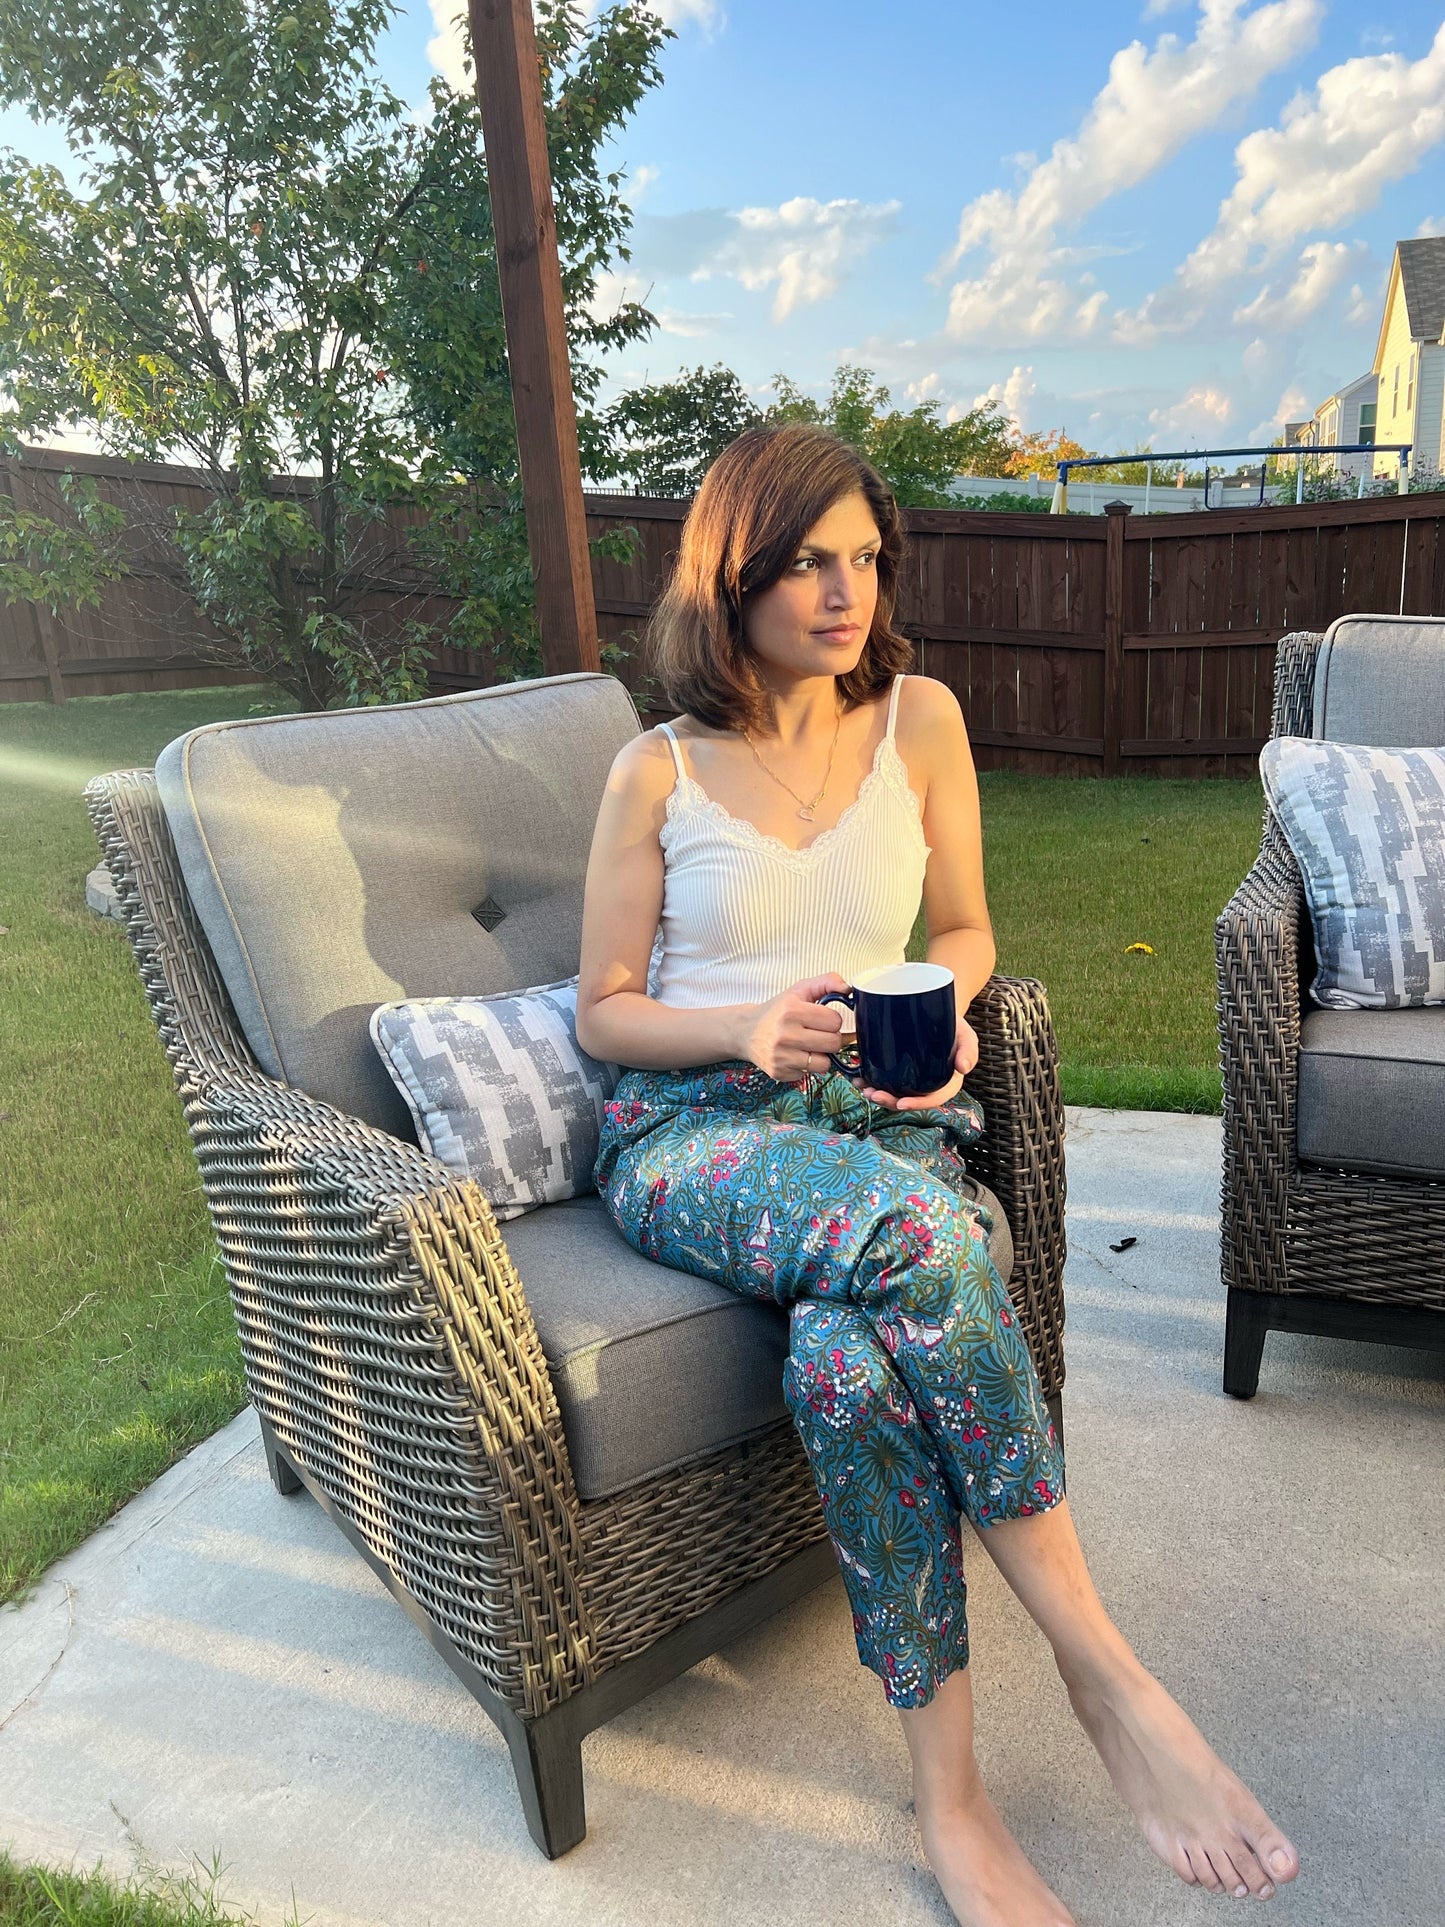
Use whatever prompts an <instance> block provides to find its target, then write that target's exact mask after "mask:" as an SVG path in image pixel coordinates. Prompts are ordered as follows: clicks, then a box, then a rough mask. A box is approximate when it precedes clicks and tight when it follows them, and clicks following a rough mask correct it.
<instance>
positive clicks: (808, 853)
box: [658, 676, 933, 868]
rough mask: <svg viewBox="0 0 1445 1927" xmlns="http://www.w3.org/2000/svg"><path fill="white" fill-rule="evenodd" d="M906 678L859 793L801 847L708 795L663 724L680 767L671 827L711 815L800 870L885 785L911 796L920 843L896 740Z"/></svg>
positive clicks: (917, 809) (918, 813) (919, 811)
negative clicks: (689, 817) (687, 815)
mask: <svg viewBox="0 0 1445 1927" xmlns="http://www.w3.org/2000/svg"><path fill="white" fill-rule="evenodd" d="M902 681H903V678H902V677H901V676H899V677H896V678H895V679H894V684H893V694H892V695H891V697H890V698H889V702H888V728H887V730H886V732H885V733H884V735H883V736H882V737H881V738H880V740H879V743H878V747H877V748H876V749H875V750H874V752H873V761H872V763H871V765H870V766H869V768H868V770H867V771H866V772H865V774H864V777H863V781H862V782H861V783H860V784H859V785H858V794H857V795H856V796H855V797H854V798H853V801H852V802H851V803H850V804H849V805H848V807H847V808H846V809H845V810H844V811H843V814H842V815H841V816H840V817H839V818H838V821H837V822H836V823H834V824H831V825H830V826H829V828H827V829H826V830H822V831H820V832H819V834H818V835H817V836H815V837H814V838H813V840H812V842H811V843H806V844H804V845H803V846H802V848H801V849H795V848H794V846H793V845H792V844H791V843H784V841H783V839H782V838H781V837H780V836H774V835H773V833H772V831H771V830H762V829H759V828H758V826H757V824H756V823H754V822H752V821H751V820H750V819H749V818H748V817H746V816H737V815H735V814H734V813H733V811H732V810H730V809H728V808H727V807H726V806H725V805H724V804H722V803H719V802H718V800H717V798H716V797H714V796H709V795H708V793H707V791H706V790H705V789H704V788H703V786H702V784H701V783H699V782H698V780H697V778H696V777H695V776H692V775H690V774H689V772H688V769H687V766H686V765H685V764H684V762H683V760H682V750H681V748H680V746H679V744H678V740H677V737H676V736H675V735H674V734H673V731H672V725H671V724H670V723H661V724H659V725H658V727H659V728H660V729H661V730H662V733H663V735H664V736H666V737H667V739H668V742H669V743H670V744H671V746H672V760H673V762H674V763H675V764H676V766H677V781H676V783H675V784H674V785H673V787H672V789H671V791H670V792H669V794H668V798H667V805H666V817H667V822H668V825H669V826H670V825H671V824H672V822H673V821H674V819H675V818H676V817H677V816H678V815H680V814H681V813H682V811H683V810H684V809H687V810H691V811H693V812H694V813H695V814H696V815H698V816H705V817H707V818H708V820H709V821H710V822H713V823H716V824H717V825H718V826H719V827H720V828H721V829H724V830H730V831H733V832H734V833H735V834H736V835H737V836H738V838H739V839H740V840H741V841H742V842H744V843H750V844H752V845H753V847H754V848H756V849H760V850H766V851H767V852H768V854H769V855H770V856H775V857H780V858H782V859H783V860H784V861H785V862H788V863H792V864H794V865H795V866H797V867H800V868H801V867H803V866H804V865H806V864H807V863H808V862H809V860H810V859H811V858H812V856H813V854H814V852H815V851H818V850H822V849H825V848H827V847H829V846H830V845H831V844H833V843H835V842H837V841H838V839H839V836H840V834H841V832H843V831H844V830H846V829H848V828H850V827H851V825H852V822H853V820H854V818H856V817H857V816H858V815H859V814H860V812H861V809H862V805H863V804H864V803H866V802H867V800H868V798H869V796H870V794H871V793H872V791H873V790H874V789H875V788H876V787H877V786H878V785H879V784H880V783H881V784H883V785H884V786H886V787H887V788H889V789H891V790H892V791H893V792H894V793H895V795H899V796H901V797H906V798H907V801H908V804H909V815H910V821H911V822H912V823H913V825H914V826H915V827H916V829H917V833H918V836H919V839H920V841H921V840H922V836H923V805H922V804H921V803H920V802H919V800H918V793H917V791H916V790H915V789H914V787H913V785H912V784H911V783H910V782H909V780H908V765H907V764H906V763H905V762H904V760H903V758H902V757H901V756H900V755H899V753H898V745H897V743H896V742H895V741H894V738H893V730H894V725H895V723H896V722H897V719H898V691H899V689H900V687H901V685H902ZM923 850H924V854H925V855H926V856H931V855H932V854H933V852H932V850H931V849H930V848H929V846H928V844H926V843H924V844H923Z"/></svg>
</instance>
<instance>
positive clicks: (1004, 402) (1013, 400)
mask: <svg viewBox="0 0 1445 1927" xmlns="http://www.w3.org/2000/svg"><path fill="white" fill-rule="evenodd" d="M1038 392H1039V384H1038V383H1037V382H1036V381H1035V380H1034V371H1033V367H1032V365H1030V366H1029V367H1027V368H1018V367H1016V368H1015V369H1014V371H1013V373H1012V374H1011V375H1010V376H1009V378H1008V380H1007V381H995V382H991V383H990V384H989V386H988V387H987V388H985V389H984V391H983V393H982V394H981V395H975V396H974V398H973V402H972V406H973V407H974V408H982V407H983V405H984V403H985V402H990V401H996V402H998V403H999V405H1000V406H1001V407H1002V409H1003V412H1004V413H1005V414H1006V415H1007V416H1008V417H1009V419H1010V420H1011V421H1015V422H1017V423H1018V425H1019V427H1020V428H1027V427H1028V423H1027V422H1026V421H1025V420H1024V416H1025V414H1026V412H1027V411H1028V408H1029V404H1030V403H1031V402H1032V401H1033V400H1034V398H1035V396H1036V395H1037V394H1038ZM959 412H960V413H963V412H964V411H962V410H960V411H959ZM950 419H951V420H957V419H958V417H957V416H956V415H953V416H951V417H950Z"/></svg>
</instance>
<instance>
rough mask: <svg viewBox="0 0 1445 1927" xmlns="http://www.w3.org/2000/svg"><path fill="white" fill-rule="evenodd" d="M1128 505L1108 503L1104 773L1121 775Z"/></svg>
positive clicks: (1105, 561)
mask: <svg viewBox="0 0 1445 1927" xmlns="http://www.w3.org/2000/svg"><path fill="white" fill-rule="evenodd" d="M1128 513H1129V504H1128V503H1127V502H1105V504H1104V515H1105V517H1106V520H1105V524H1104V529H1105V542H1104V774H1105V775H1106V776H1117V775H1118V774H1119V740H1120V738H1121V737H1122V735H1123V733H1124V517H1125V516H1126V515H1127V514H1128Z"/></svg>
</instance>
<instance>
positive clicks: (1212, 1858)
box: [1065, 1656, 1299, 1900]
mask: <svg viewBox="0 0 1445 1927" xmlns="http://www.w3.org/2000/svg"><path fill="white" fill-rule="evenodd" d="M1065 1683H1066V1684H1067V1685H1068V1688H1069V1699H1070V1701H1071V1702H1072V1704H1073V1708H1074V1711H1075V1713H1076V1714H1077V1715H1078V1718H1079V1723H1080V1725H1081V1726H1082V1727H1083V1729H1084V1731H1085V1732H1086V1733H1087V1734H1088V1736H1089V1738H1090V1739H1091V1740H1092V1741H1093V1742H1094V1745H1095V1746H1096V1747H1097V1748H1098V1750H1099V1755H1100V1758H1101V1759H1102V1760H1103V1762H1104V1765H1105V1766H1106V1767H1107V1768H1108V1771H1109V1778H1110V1779H1111V1780H1112V1781H1113V1782H1114V1786H1115V1788H1116V1790H1117V1791H1118V1793H1119V1794H1120V1795H1121V1797H1122V1798H1123V1799H1124V1801H1125V1802H1126V1804H1127V1805H1128V1806H1129V1807H1130V1808H1131V1809H1132V1811H1133V1814H1134V1817H1135V1819H1136V1820H1137V1821H1138V1822H1139V1825H1140V1826H1141V1827H1142V1828H1143V1830H1144V1837H1145V1839H1146V1840H1147V1841H1148V1842H1149V1845H1150V1846H1151V1847H1152V1848H1153V1849H1154V1851H1155V1853H1157V1854H1158V1856H1159V1858H1160V1859H1161V1860H1162V1861H1163V1862H1164V1864H1165V1865H1166V1866H1168V1867H1172V1868H1173V1869H1174V1871H1175V1873H1177V1874H1178V1875H1179V1878H1180V1879H1181V1880H1185V1881H1188V1882H1189V1883H1190V1884H1191V1885H1194V1884H1196V1883H1197V1884H1198V1885H1199V1886H1201V1887H1207V1888H1209V1890H1210V1891H1211V1892H1212V1893H1224V1894H1233V1895H1234V1896H1236V1898H1238V1899H1241V1900H1242V1899H1244V1898H1245V1896H1246V1895H1248V1894H1253V1895H1254V1897H1255V1899H1256V1900H1268V1899H1269V1898H1270V1896H1271V1895H1272V1894H1273V1893H1274V1891H1275V1889H1276V1887H1277V1886H1280V1885H1282V1884H1283V1883H1284V1882H1285V1881H1287V1880H1293V1879H1294V1877H1295V1875H1296V1874H1297V1873H1298V1872H1299V1855H1298V1853H1297V1852H1296V1851H1295V1849H1294V1847H1293V1845H1292V1844H1291V1843H1290V1842H1289V1841H1288V1840H1287V1839H1286V1838H1285V1836H1284V1835H1283V1834H1282V1833H1281V1832H1280V1830H1279V1828H1278V1827H1277V1826H1275V1824H1274V1822H1273V1821H1272V1820H1271V1819H1270V1817H1269V1815H1268V1814H1267V1813H1266V1812H1265V1810H1264V1808H1263V1807H1262V1806H1261V1805H1260V1804H1259V1802H1258V1800H1256V1799H1255V1797H1254V1795H1253V1794H1252V1793H1251V1792H1250V1790H1249V1788H1248V1787H1247V1786H1246V1785H1245V1784H1244V1782H1243V1781H1242V1780H1241V1779H1240V1778H1239V1777H1238V1776H1237V1775H1236V1774H1234V1773H1231V1772H1230V1770H1229V1768H1228V1767H1227V1766H1226V1765H1225V1764H1224V1762H1223V1760H1221V1759H1220V1758H1219V1756H1218V1755H1217V1754H1216V1753H1215V1752H1214V1751H1213V1749H1212V1748H1211V1747H1210V1745H1209V1743H1208V1742H1207V1741H1206V1739H1205V1738H1204V1735H1203V1734H1202V1733H1201V1732H1200V1731H1199V1728H1198V1727H1197V1726H1196V1725H1195V1724H1194V1722H1193V1721H1192V1720H1191V1719H1190V1718H1189V1716H1188V1714H1187V1713H1185V1712H1184V1710H1183V1708H1182V1707H1179V1706H1176V1705H1175V1703H1174V1701H1173V1700H1172V1699H1171V1698H1170V1697H1169V1695H1168V1693H1166V1692H1165V1690H1164V1688H1163V1687H1162V1686H1161V1685H1160V1684H1159V1682H1158V1680H1157V1679H1155V1678H1154V1677H1153V1675H1152V1674H1150V1673H1148V1672H1146V1671H1145V1670H1144V1668H1143V1667H1142V1666H1141V1665H1140V1664H1139V1662H1138V1661H1137V1660H1135V1659H1133V1658H1132V1656H1131V1657H1130V1659H1129V1660H1128V1661H1127V1662H1121V1663H1120V1664H1118V1665H1117V1666H1115V1667H1114V1668H1113V1669H1112V1670H1111V1671H1110V1672H1109V1674H1108V1675H1107V1676H1105V1675H1100V1676H1098V1677H1097V1678H1096V1679H1094V1680H1091V1681H1090V1682H1089V1683H1088V1684H1086V1685H1084V1684H1079V1683H1078V1682H1076V1681H1075V1682H1069V1681H1066V1682H1065Z"/></svg>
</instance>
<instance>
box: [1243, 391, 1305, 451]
mask: <svg viewBox="0 0 1445 1927" xmlns="http://www.w3.org/2000/svg"><path fill="white" fill-rule="evenodd" d="M1314 412H1315V405H1314V403H1313V402H1312V401H1311V400H1310V396H1309V390H1308V389H1305V388H1301V387H1300V386H1299V384H1298V383H1297V382H1296V383H1292V384H1291V386H1290V387H1288V388H1286V389H1285V391H1284V393H1283V394H1282V395H1281V396H1280V398H1279V400H1278V402H1277V403H1276V404H1275V410H1274V413H1273V414H1272V415H1270V416H1267V417H1266V419H1265V420H1264V421H1262V422H1257V423H1256V424H1255V426H1254V427H1253V428H1252V429H1251V430H1250V440H1251V441H1254V442H1271V441H1273V440H1274V438H1275V436H1276V435H1277V434H1278V433H1279V432H1280V430H1281V429H1282V428H1283V427H1284V425H1285V423H1286V422H1307V421H1308V420H1309V418H1310V416H1311V415H1313V414H1314Z"/></svg>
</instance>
